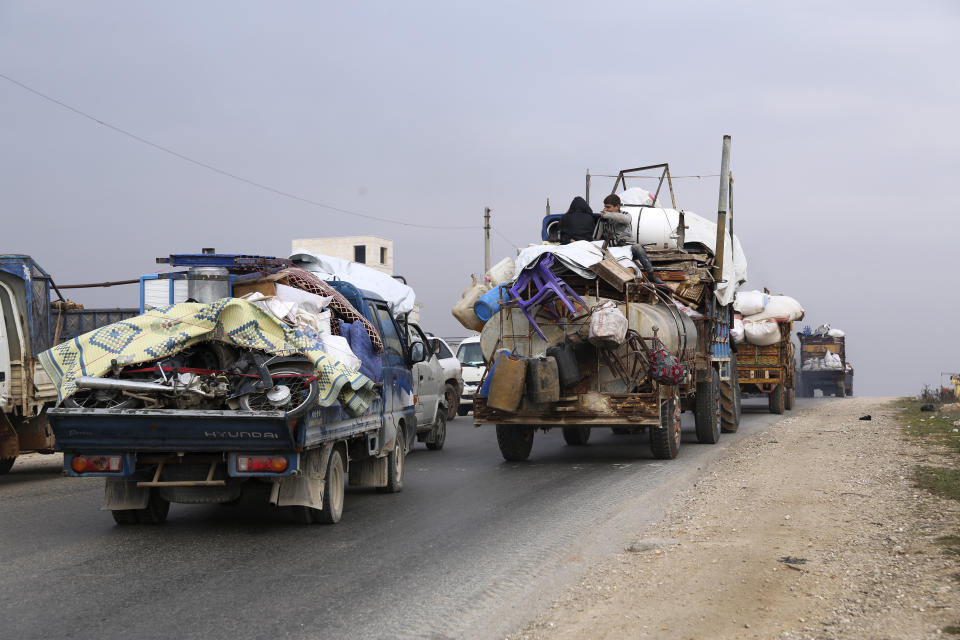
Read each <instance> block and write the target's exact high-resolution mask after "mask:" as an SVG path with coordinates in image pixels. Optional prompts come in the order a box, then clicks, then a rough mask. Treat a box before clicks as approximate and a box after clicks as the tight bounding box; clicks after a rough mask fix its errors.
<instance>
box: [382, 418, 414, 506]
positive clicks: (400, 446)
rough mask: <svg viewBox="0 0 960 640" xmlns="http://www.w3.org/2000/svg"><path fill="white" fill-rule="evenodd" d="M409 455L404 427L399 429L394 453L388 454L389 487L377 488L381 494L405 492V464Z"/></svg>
mask: <svg viewBox="0 0 960 640" xmlns="http://www.w3.org/2000/svg"><path fill="white" fill-rule="evenodd" d="M406 454H407V438H406V431H405V430H404V428H403V427H402V426H400V427H398V428H397V441H396V443H395V444H394V447H393V451H391V452H390V453H389V454H387V485H386V486H385V487H377V491H379V492H380V493H399V492H400V491H402V490H403V466H404V465H403V462H404V458H405V457H406Z"/></svg>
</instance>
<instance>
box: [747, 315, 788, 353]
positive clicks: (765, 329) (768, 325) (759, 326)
mask: <svg viewBox="0 0 960 640" xmlns="http://www.w3.org/2000/svg"><path fill="white" fill-rule="evenodd" d="M743 332H744V334H745V337H746V339H747V342H749V343H750V344H755V345H757V346H758V347H768V346H770V345H772V344H777V343H778V342H780V325H778V324H777V323H776V321H774V320H760V321H759V322H751V321H749V320H745V321H744V323H743Z"/></svg>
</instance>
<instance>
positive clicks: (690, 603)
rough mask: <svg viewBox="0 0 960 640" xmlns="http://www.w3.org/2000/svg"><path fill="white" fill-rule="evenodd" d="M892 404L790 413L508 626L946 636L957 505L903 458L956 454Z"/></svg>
mask: <svg viewBox="0 0 960 640" xmlns="http://www.w3.org/2000/svg"><path fill="white" fill-rule="evenodd" d="M867 414H869V415H871V417H872V419H871V420H860V419H859V418H860V417H861V416H864V415H867ZM898 417H899V414H898V411H897V409H896V408H895V407H894V406H893V404H892V401H891V399H889V398H847V399H831V400H823V401H822V402H818V403H817V404H815V405H814V406H812V407H810V408H808V409H805V410H803V411H798V412H793V413H790V414H788V415H787V416H786V417H785V418H784V419H782V420H780V421H779V422H777V423H776V424H774V425H772V426H771V427H770V428H768V429H766V430H765V431H763V432H762V433H758V434H755V435H753V436H751V437H749V438H747V439H745V440H743V441H742V442H741V443H739V445H737V446H735V447H733V448H731V449H730V451H729V452H727V453H726V454H725V455H724V456H723V457H722V458H720V459H718V460H717V461H716V462H714V463H712V464H711V465H710V466H708V467H707V468H706V469H705V470H704V475H703V476H702V478H701V479H700V480H699V481H698V482H697V484H695V485H694V486H692V487H690V488H689V489H687V490H685V491H684V492H683V493H681V494H680V496H679V497H678V499H677V500H676V501H675V502H674V505H673V506H672V507H670V508H669V509H668V510H667V513H666V515H665V516H664V518H663V519H661V521H660V522H658V523H657V524H656V525H654V526H652V527H651V528H650V529H649V530H646V531H642V532H638V535H637V537H636V540H635V541H634V542H633V543H632V544H631V545H630V546H629V547H628V548H627V549H625V550H624V551H623V552H621V553H619V554H616V555H614V556H612V557H610V558H608V559H606V560H605V561H603V562H602V563H600V564H598V565H596V566H594V567H593V568H591V569H590V570H589V571H588V572H587V573H586V574H585V575H584V576H583V577H582V579H581V580H580V581H579V582H578V583H577V584H575V585H573V586H571V587H570V588H568V589H567V590H566V591H564V592H563V594H562V595H561V596H560V597H559V598H558V599H557V600H556V601H554V602H553V603H552V604H551V605H550V606H549V608H548V609H547V610H546V611H543V612H541V613H540V614H539V615H538V616H537V617H536V618H535V619H533V620H532V621H531V622H530V624H529V625H528V626H527V627H526V628H524V629H523V630H520V631H518V632H516V633H514V634H512V635H511V636H510V638H511V639H512V640H521V639H522V640H540V639H544V640H547V639H549V640H561V639H567V638H637V637H644V638H671V639H672V638H715V639H725V638H731V639H732V638H781V639H783V640H806V639H812V638H818V639H833V638H838V639H839V638H844V639H846V638H865V639H866V638H903V639H910V640H915V639H919V638H944V637H951V635H950V632H952V631H953V628H952V626H955V625H960V562H958V558H957V556H956V555H952V554H951V553H950V550H949V549H948V548H945V547H944V546H943V545H942V544H940V543H938V538H942V537H944V536H956V535H958V533H960V503H958V502H956V501H953V500H946V499H942V498H938V497H936V496H934V495H931V494H930V493H928V492H926V491H924V490H922V489H917V488H915V487H914V469H915V467H916V466H917V465H918V464H930V463H934V464H941V465H944V466H949V465H951V464H955V462H953V461H952V459H951V458H949V457H947V456H946V455H943V456H941V455H940V453H939V452H938V451H937V450H936V449H931V448H929V447H926V446H923V445H921V444H920V443H919V442H918V441H917V440H916V439H908V438H907V437H906V436H905V435H904V433H903V431H902V429H901V426H900V420H899V419H898ZM681 455H682V453H681ZM945 629H946V630H947V633H946V634H945V633H943V630H945Z"/></svg>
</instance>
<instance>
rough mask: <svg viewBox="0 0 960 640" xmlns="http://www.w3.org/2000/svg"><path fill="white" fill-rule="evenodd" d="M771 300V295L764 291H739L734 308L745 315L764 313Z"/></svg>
mask: <svg viewBox="0 0 960 640" xmlns="http://www.w3.org/2000/svg"><path fill="white" fill-rule="evenodd" d="M769 300H770V296H769V295H767V294H766V293H764V292H763V291H756V290H754V291H737V297H736V299H734V301H733V310H734V311H736V312H737V313H739V314H741V315H743V316H744V317H746V316H753V315H756V314H758V313H762V312H763V310H764V308H766V306H767V302H768V301H769Z"/></svg>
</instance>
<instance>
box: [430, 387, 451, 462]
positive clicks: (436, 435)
mask: <svg viewBox="0 0 960 640" xmlns="http://www.w3.org/2000/svg"><path fill="white" fill-rule="evenodd" d="M448 386H449V385H448ZM446 439H447V416H446V414H444V413H443V412H442V411H437V420H436V422H434V423H433V442H430V441H429V440H428V441H427V449H430V450H431V451H439V450H440V449H443V442H444V441H445V440H446Z"/></svg>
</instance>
